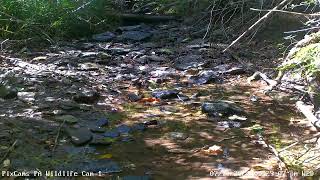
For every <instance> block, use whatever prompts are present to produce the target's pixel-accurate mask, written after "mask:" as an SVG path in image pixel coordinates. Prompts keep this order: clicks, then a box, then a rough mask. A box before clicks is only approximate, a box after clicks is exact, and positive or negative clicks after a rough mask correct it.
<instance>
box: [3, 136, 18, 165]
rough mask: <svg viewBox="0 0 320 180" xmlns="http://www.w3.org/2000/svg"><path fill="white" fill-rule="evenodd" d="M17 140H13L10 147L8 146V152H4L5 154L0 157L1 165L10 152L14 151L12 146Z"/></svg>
mask: <svg viewBox="0 0 320 180" xmlns="http://www.w3.org/2000/svg"><path fill="white" fill-rule="evenodd" d="M17 142H18V140H15V141H14V142H13V143H12V145H11V146H10V148H9V149H8V151H7V152H6V154H5V155H4V156H3V157H2V159H1V163H3V161H4V160H5V159H6V158H7V156H8V155H9V154H10V153H11V151H12V150H13V149H14V146H15V145H16V144H17Z"/></svg>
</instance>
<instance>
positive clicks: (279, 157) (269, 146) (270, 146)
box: [261, 136, 287, 170]
mask: <svg viewBox="0 0 320 180" xmlns="http://www.w3.org/2000/svg"><path fill="white" fill-rule="evenodd" d="M261 141H262V142H263V144H264V145H266V146H267V147H268V148H269V150H270V151H271V152H272V153H273V154H274V155H275V156H276V158H277V159H278V161H279V168H280V170H282V166H284V168H285V169H287V165H286V163H285V161H284V160H283V158H282V157H281V156H280V154H279V152H278V151H277V150H276V148H274V147H273V146H272V145H270V144H268V143H267V142H266V141H265V140H264V138H263V137H262V136H261Z"/></svg>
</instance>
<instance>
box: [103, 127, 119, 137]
mask: <svg viewBox="0 0 320 180" xmlns="http://www.w3.org/2000/svg"><path fill="white" fill-rule="evenodd" d="M103 136H105V137H111V138H116V137H119V136H120V133H119V132H118V131H117V130H115V129H113V130H109V131H107V132H105V133H104V134H103Z"/></svg>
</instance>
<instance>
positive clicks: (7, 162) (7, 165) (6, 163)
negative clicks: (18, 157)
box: [3, 159, 11, 168]
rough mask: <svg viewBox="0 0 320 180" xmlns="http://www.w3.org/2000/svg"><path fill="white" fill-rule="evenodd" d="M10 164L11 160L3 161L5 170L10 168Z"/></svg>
mask: <svg viewBox="0 0 320 180" xmlns="http://www.w3.org/2000/svg"><path fill="white" fill-rule="evenodd" d="M10 164H11V162H10V159H6V160H4V161H3V167H4V168H6V167H9V166H10Z"/></svg>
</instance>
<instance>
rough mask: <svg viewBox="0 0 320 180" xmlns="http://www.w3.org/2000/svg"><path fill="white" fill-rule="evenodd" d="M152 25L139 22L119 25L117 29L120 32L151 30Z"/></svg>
mask: <svg viewBox="0 0 320 180" xmlns="http://www.w3.org/2000/svg"><path fill="white" fill-rule="evenodd" d="M150 29H151V28H150V27H149V26H147V25H145V24H139V25H134V26H121V27H118V29H117V30H116V31H118V32H124V31H138V30H139V31H150Z"/></svg>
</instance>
